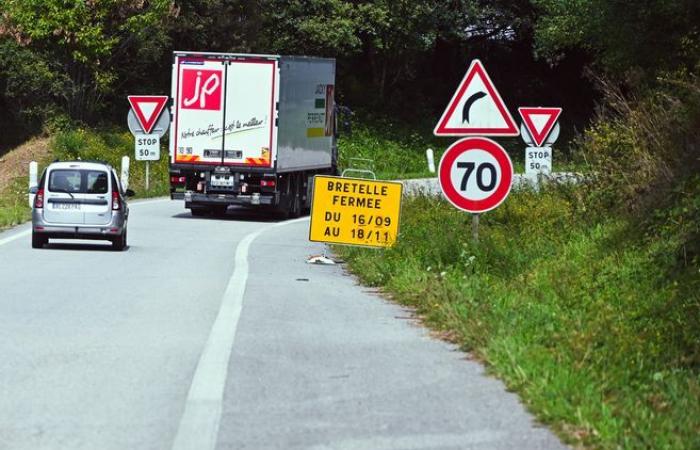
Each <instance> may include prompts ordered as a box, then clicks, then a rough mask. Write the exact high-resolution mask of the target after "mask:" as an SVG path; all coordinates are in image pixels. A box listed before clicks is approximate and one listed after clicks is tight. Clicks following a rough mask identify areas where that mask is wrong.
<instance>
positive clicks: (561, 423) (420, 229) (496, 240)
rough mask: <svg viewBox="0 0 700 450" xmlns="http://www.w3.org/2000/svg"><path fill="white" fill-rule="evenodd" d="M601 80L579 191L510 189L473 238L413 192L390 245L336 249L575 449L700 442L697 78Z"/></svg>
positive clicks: (582, 146)
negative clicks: (636, 83)
mask: <svg viewBox="0 0 700 450" xmlns="http://www.w3.org/2000/svg"><path fill="white" fill-rule="evenodd" d="M599 82H600V89H601V92H604V93H605V101H604V102H603V103H602V107H601V109H600V110H601V113H600V115H599V117H597V118H596V119H595V120H594V121H593V123H592V124H591V126H590V127H589V128H588V129H587V130H586V132H585V133H584V134H583V135H581V136H580V137H579V138H578V139H577V140H576V141H575V142H574V143H573V144H572V146H571V154H572V155H573V157H574V158H576V159H578V160H579V164H582V165H583V166H584V167H586V168H587V170H586V172H587V173H588V179H587V181H586V182H585V183H584V184H582V185H579V186H545V187H543V188H542V189H541V190H540V191H538V192H535V191H528V190H524V191H519V192H514V193H512V194H511V196H510V197H509V198H508V200H507V201H506V202H505V203H504V204H503V205H501V206H500V207H499V208H498V209H496V210H494V211H492V212H489V213H486V214H484V215H483V216H482V218H481V227H480V240H479V242H478V244H477V243H474V242H473V241H472V239H471V217H470V216H469V215H468V214H466V213H463V212H460V211H457V210H456V209H454V208H453V207H452V206H451V205H449V204H448V203H447V202H445V201H443V200H441V199H435V198H427V197H417V198H412V199H406V200H405V202H404V205H403V209H402V223H401V232H400V236H399V239H398V242H397V244H396V245H395V246H394V247H393V248H391V249H387V250H368V249H360V248H350V247H338V248H337V252H338V253H339V254H340V255H341V256H342V257H343V258H344V259H345V260H346V261H347V262H348V264H349V268H350V269H351V271H353V272H354V273H356V274H357V275H358V276H359V278H360V279H361V281H362V282H363V283H365V284H367V285H370V286H378V287H381V288H382V289H383V291H384V292H385V293H386V294H387V295H388V296H390V297H391V298H393V299H395V300H396V301H398V302H401V303H402V304H404V305H407V306H409V307H411V308H415V311H416V314H417V315H418V317H420V318H421V319H422V320H423V321H424V323H426V324H427V325H428V326H430V327H431V328H433V329H434V330H436V331H437V332H438V334H439V335H440V336H442V337H443V338H446V339H449V340H451V341H453V342H455V343H457V344H458V345H460V347H461V348H463V349H465V350H469V351H471V352H473V354H474V355H475V356H476V357H477V358H479V359H481V360H483V361H484V362H486V364H487V366H488V367H489V369H490V370H491V372H492V373H494V374H495V375H496V376H498V377H499V378H501V379H503V380H504V381H505V382H506V384H507V385H508V386H509V388H511V389H513V390H515V391H516V392H518V393H519V394H520V395H521V397H522V398H523V400H524V401H525V403H526V404H527V405H528V406H529V408H530V409H531V410H532V411H533V412H534V413H536V415H537V416H538V417H539V418H540V420H542V421H543V422H545V423H547V424H551V425H552V426H553V427H554V429H555V430H557V431H558V432H559V433H560V435H561V436H562V437H563V438H564V439H566V440H567V441H568V442H570V443H573V444H577V445H583V446H586V447H590V448H605V449H617V448H625V449H639V448H655V449H656V448H673V449H676V448H677V449H683V448H688V449H690V448H699V447H700V175H698V174H699V173H700V170H699V169H700V153H699V150H698V149H700V138H698V136H697V130H698V127H699V126H700V79H698V77H697V76H695V75H692V74H689V73H687V72H684V71H679V72H677V73H675V74H672V75H667V76H665V77H664V78H661V79H659V80H658V81H657V82H655V83H654V84H653V85H652V86H650V87H648V88H647V89H645V90H643V91H638V92H637V93H636V94H634V95H630V94H629V93H627V94H623V92H622V91H621V90H620V89H619V88H618V86H619V85H617V84H615V83H611V82H609V81H606V80H602V79H601V80H600V81H599Z"/></svg>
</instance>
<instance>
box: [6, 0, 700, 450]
mask: <svg viewBox="0 0 700 450" xmlns="http://www.w3.org/2000/svg"><path fill="white" fill-rule="evenodd" d="M0 9H2V14H0V124H1V125H2V132H0V157H5V156H7V151H8V150H9V149H11V148H14V147H16V146H18V145H19V144H20V143H22V142H24V141H26V140H27V139H29V138H30V137H32V136H36V135H37V134H41V133H42V131H41V130H58V131H51V132H46V131H44V132H43V133H44V134H45V135H47V136H49V138H48V139H49V142H50V144H49V146H48V148H49V150H48V151H47V152H46V154H45V156H42V157H41V158H39V161H40V162H41V163H42V164H45V163H46V162H48V161H51V160H52V159H54V158H61V159H68V158H82V159H100V160H106V161H108V162H110V163H111V164H113V165H114V166H115V167H119V164H120V158H121V156H123V155H132V154H133V141H132V138H131V136H130V135H129V134H128V133H127V132H126V131H125V129H126V128H125V126H124V125H125V124H124V117H125V113H126V111H127V108H128V104H127V101H126V96H127V95H129V94H163V93H168V92H170V90H169V89H170V84H169V83H170V73H171V71H170V69H169V67H170V63H171V51H172V50H174V49H175V48H177V49H184V50H202V51H219V52H247V53H259V54H274V53H279V54H300V55H313V56H329V57H334V58H337V63H338V64H337V68H338V69H337V81H336V93H337V98H336V100H337V103H338V104H340V105H342V106H343V107H348V108H350V109H352V110H356V111H357V113H356V115H355V117H354V118H346V120H345V121H346V122H347V121H349V122H352V123H353V126H352V131H350V130H349V129H348V128H346V127H345V126H344V125H343V126H341V131H342V136H341V139H340V141H339V148H340V164H341V168H348V167H351V166H355V167H361V168H365V167H366V164H365V163H363V162H362V161H353V160H352V158H361V159H369V160H372V161H373V163H372V165H370V168H371V169H372V170H374V171H375V172H376V174H377V176H378V178H381V179H396V178H413V177H424V176H428V175H429V174H428V172H427V170H426V169H427V167H426V166H427V164H426V161H425V150H426V148H429V147H430V148H433V149H434V150H435V158H436V164H437V163H438V161H439V157H440V154H441V153H442V151H444V150H445V148H446V147H447V146H448V145H449V144H450V142H452V141H449V140H436V139H435V138H433V137H431V136H430V132H431V130H432V126H433V124H434V123H435V121H436V120H437V118H438V117H439V114H440V112H441V110H442V108H444V106H445V104H446V102H447V101H448V100H449V98H450V96H451V95H452V93H453V90H454V87H455V86H456V85H457V84H458V82H459V80H460V79H461V77H462V76H463V74H464V70H465V68H466V67H467V66H468V64H469V62H470V60H471V59H473V58H480V59H482V60H483V62H484V63H485V65H486V66H487V67H488V70H489V73H490V75H491V77H492V78H493V81H494V82H495V84H496V85H497V86H498V87H499V90H500V91H501V94H502V95H503V98H504V99H505V101H506V102H507V103H508V105H509V107H510V109H511V112H515V111H516V108H517V107H518V106H528V105H543V106H562V107H563V108H564V114H563V116H562V120H561V125H562V136H561V138H560V141H559V142H558V143H557V145H556V146H555V149H554V165H555V167H556V168H557V170H575V171H581V172H586V174H587V178H586V180H587V181H586V183H585V184H582V185H579V186H547V187H544V188H542V189H541V190H540V191H537V192H535V191H527V190H526V191H520V192H515V193H513V194H512V195H511V197H509V198H508V200H507V201H506V202H505V203H504V204H503V205H502V206H500V207H499V208H498V209H497V210H495V211H493V212H489V213H488V214H485V215H483V217H482V220H481V229H480V242H479V244H478V245H477V244H475V243H474V242H472V240H471V230H470V227H471V223H470V217H469V216H468V215H467V214H465V213H461V212H459V211H456V210H455V209H454V208H452V207H451V206H449V205H448V204H447V203H446V202H444V201H442V200H440V199H435V198H427V197H417V198H412V199H406V200H405V203H404V207H403V212H402V214H403V215H402V224H401V234H400V238H399V241H398V243H397V244H396V246H395V247H393V248H391V249H388V250H367V249H354V248H346V247H342V248H338V252H339V253H340V254H341V255H342V256H343V257H344V258H345V259H346V260H347V261H348V265H349V267H350V269H351V270H352V271H353V272H355V273H356V274H357V275H358V276H359V277H360V279H361V280H362V281H363V282H364V283H366V284H369V285H372V286H379V287H381V288H382V289H383V290H384V291H385V292H386V293H387V295H389V296H391V297H392V298H393V299H395V300H396V301H398V302H401V303H403V304H405V305H409V306H411V307H413V308H415V310H416V312H417V314H418V315H419V316H420V317H422V318H423V320H424V321H425V323H426V324H428V325H429V326H430V327H432V328H434V329H435V330H436V331H437V332H438V333H439V334H440V335H441V336H443V337H444V338H446V339H449V340H452V341H454V342H455V343H457V344H459V345H460V346H461V347H462V348H464V349H467V350H471V351H472V352H473V354H474V355H475V356H476V357H478V358H480V359H482V360H483V361H484V362H485V363H486V364H487V366H488V367H489V368H490V370H491V371H492V372H493V373H494V374H495V375H496V376H498V377H500V378H502V379H503V380H505V382H506V383H507V384H508V386H509V387H510V388H511V389H513V390H515V391H517V392H518V393H519V394H520V395H521V397H522V398H523V399H524V401H525V402H526V403H527V405H528V406H529V407H530V408H531V410H532V411H533V412H535V413H536V414H537V416H538V417H539V418H540V419H541V420H542V421H544V422H546V423H548V424H552V426H553V427H554V429H556V430H558V432H559V433H560V435H561V436H563V437H564V438H565V439H566V440H567V441H569V442H572V443H575V444H579V445H581V446H584V447H590V448H604V449H618V448H624V449H639V448H664V449H665V448H668V449H676V448H678V449H683V448H688V449H690V448H700V437H699V436H700V175H698V174H700V137H698V130H700V81H699V80H700V78H699V77H700V27H699V25H698V21H697V18H698V17H700V2H698V1H696V0H647V1H644V2H620V1H614V0H580V1H576V2H572V1H564V0H518V1H509V2H504V1H500V0H460V1H454V2H444V1H438V0H430V1H418V0H401V1H393V2H390V1H388V0H376V1H349V0H329V1H316V0H313V1H303V2H302V1H298V0H283V1H278V0H252V1H251V0H208V1H206V2H201V1H199V0H179V1H174V0H154V1H149V2H139V1H128V0H114V1H109V2H106V1H105V2H85V1H82V0H41V1H40V0H0ZM341 121H342V120H341ZM501 142H502V143H503V144H504V145H505V146H506V147H507V148H508V149H509V150H510V151H511V156H512V157H513V160H514V162H515V165H516V170H517V171H521V170H522V162H521V161H522V159H523V156H522V144H521V143H520V142H519V141H517V140H514V139H511V140H507V139H504V140H502V141H501ZM165 153H166V152H165V151H163V158H161V161H159V162H158V163H157V164H153V165H152V166H151V169H152V170H151V190H150V191H149V192H145V186H144V163H141V162H136V161H133V160H132V162H131V177H130V185H131V187H132V188H133V189H134V190H135V191H136V192H137V193H138V195H139V196H147V195H165V194H167V192H168V179H167V177H168V174H167V161H166V156H165ZM3 167H5V168H3ZM7 167H9V168H7ZM24 167H25V166H24V165H22V166H21V167H20V166H12V167H10V166H7V165H6V166H2V165H0V172H2V171H3V170H6V172H7V174H6V175H7V176H6V178H5V179H6V180H7V181H6V182H3V184H0V228H2V227H7V226H10V225H13V224H17V223H20V222H22V221H25V220H26V219H27V218H28V215H29V207H28V205H27V197H26V186H27V180H26V177H25V172H22V170H26V169H25V168H24ZM0 175H2V173H0ZM1 180H2V177H1V176H0V181H1Z"/></svg>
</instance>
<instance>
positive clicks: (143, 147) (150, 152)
mask: <svg viewBox="0 0 700 450" xmlns="http://www.w3.org/2000/svg"><path fill="white" fill-rule="evenodd" d="M135 138H136V149H135V150H136V155H135V156H136V160H137V161H158V160H159V159H160V136H159V135H157V134H137V135H136V136H135Z"/></svg>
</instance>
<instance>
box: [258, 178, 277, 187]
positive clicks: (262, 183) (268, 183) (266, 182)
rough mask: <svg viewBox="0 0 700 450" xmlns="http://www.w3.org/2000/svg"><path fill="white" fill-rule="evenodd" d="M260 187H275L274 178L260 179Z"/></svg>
mask: <svg viewBox="0 0 700 450" xmlns="http://www.w3.org/2000/svg"><path fill="white" fill-rule="evenodd" d="M260 187H275V180H260Z"/></svg>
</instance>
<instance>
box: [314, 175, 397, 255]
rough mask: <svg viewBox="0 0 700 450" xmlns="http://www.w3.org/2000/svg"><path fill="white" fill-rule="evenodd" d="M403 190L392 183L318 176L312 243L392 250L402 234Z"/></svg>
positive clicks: (315, 190) (315, 181)
mask: <svg viewBox="0 0 700 450" xmlns="http://www.w3.org/2000/svg"><path fill="white" fill-rule="evenodd" d="M402 189H403V185H402V184H401V183H396V182H391V181H374V180H365V179H360V178H342V177H329V176H322V175H317V176H315V177H314V192H313V201H312V204H311V227H310V230H309V240H311V241H314V242H327V243H329V244H347V245H364V246H370V247H391V246H392V245H394V242H396V238H397V237H398V234H399V216H400V214H401V192H402Z"/></svg>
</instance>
